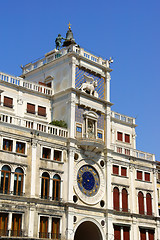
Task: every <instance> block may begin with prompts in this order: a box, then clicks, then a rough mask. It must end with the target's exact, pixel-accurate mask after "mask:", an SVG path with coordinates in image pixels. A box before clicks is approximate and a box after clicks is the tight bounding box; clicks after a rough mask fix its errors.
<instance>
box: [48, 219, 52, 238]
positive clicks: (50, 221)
mask: <svg viewBox="0 0 160 240" xmlns="http://www.w3.org/2000/svg"><path fill="white" fill-rule="evenodd" d="M51 233H52V217H49V218H48V235H49V238H51Z"/></svg>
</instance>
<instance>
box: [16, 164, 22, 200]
mask: <svg viewBox="0 0 160 240" xmlns="http://www.w3.org/2000/svg"><path fill="white" fill-rule="evenodd" d="M23 176H24V173H23V170H22V168H16V170H15V173H14V195H19V196H20V195H22V193H23Z"/></svg>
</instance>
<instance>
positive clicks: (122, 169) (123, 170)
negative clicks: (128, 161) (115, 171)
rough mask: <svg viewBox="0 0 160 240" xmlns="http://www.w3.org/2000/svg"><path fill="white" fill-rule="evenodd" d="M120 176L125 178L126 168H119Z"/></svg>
mask: <svg viewBox="0 0 160 240" xmlns="http://www.w3.org/2000/svg"><path fill="white" fill-rule="evenodd" d="M121 176H124V177H126V176H127V168H125V167H121Z"/></svg>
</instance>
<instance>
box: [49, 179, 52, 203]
mask: <svg viewBox="0 0 160 240" xmlns="http://www.w3.org/2000/svg"><path fill="white" fill-rule="evenodd" d="M52 194H53V176H52V178H50V182H49V198H50V200H52Z"/></svg>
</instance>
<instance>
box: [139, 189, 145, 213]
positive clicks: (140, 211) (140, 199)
mask: <svg viewBox="0 0 160 240" xmlns="http://www.w3.org/2000/svg"><path fill="white" fill-rule="evenodd" d="M138 206H139V214H144V196H143V193H142V192H139V193H138Z"/></svg>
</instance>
